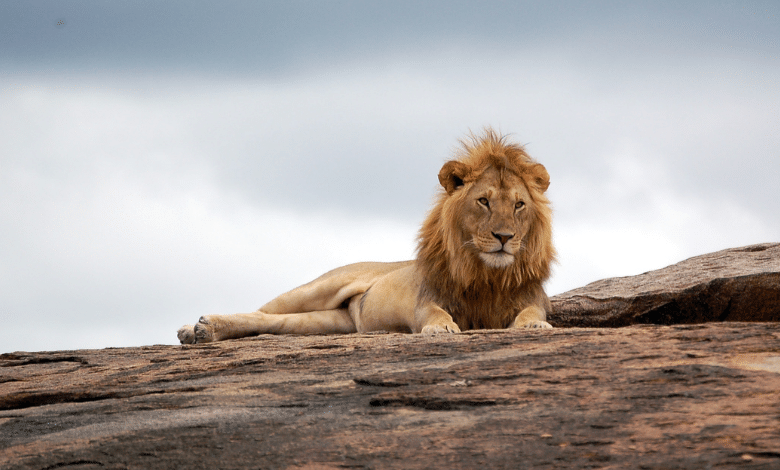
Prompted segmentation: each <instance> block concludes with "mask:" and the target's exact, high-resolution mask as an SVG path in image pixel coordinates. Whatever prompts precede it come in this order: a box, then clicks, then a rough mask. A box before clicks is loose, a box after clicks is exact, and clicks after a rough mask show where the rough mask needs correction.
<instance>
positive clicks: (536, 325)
mask: <svg viewBox="0 0 780 470" xmlns="http://www.w3.org/2000/svg"><path fill="white" fill-rule="evenodd" d="M514 327H515V328H533V329H547V328H552V327H553V326H552V325H550V324H549V323H547V322H546V321H542V320H533V321H529V322H526V323H523V324H521V325H518V324H515V325H514Z"/></svg>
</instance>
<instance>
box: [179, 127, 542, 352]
mask: <svg viewBox="0 0 780 470" xmlns="http://www.w3.org/2000/svg"><path fill="white" fill-rule="evenodd" d="M439 182H440V183H441V189H440V192H439V194H438V197H437V200H436V202H435V204H434V206H433V209H431V211H430V212H429V213H428V215H427V217H426V219H425V221H424V222H423V224H422V227H421V229H420V232H419V237H418V246H417V256H416V259H415V260H411V261H400V262H390V263H385V262H363V263H355V264H350V265H347V266H343V267H340V268H337V269H334V270H333V271H330V272H328V273H326V274H324V275H322V276H320V277H319V278H317V279H315V280H314V281H311V282H309V283H308V284H304V285H302V286H300V287H297V288H295V289H293V290H291V291H289V292H287V293H284V294H282V295H280V296H279V297H276V298H275V299H273V300H271V301H270V302H268V303H267V304H265V305H264V306H262V307H260V309H259V310H257V311H255V312H252V313H238V314H233V315H207V316H203V317H201V318H200V320H199V321H198V323H197V324H195V325H185V326H183V327H182V328H181V329H179V331H178V337H179V340H180V341H181V343H182V344H192V343H206V342H211V341H220V340H227V339H233V338H241V337H246V336H255V335H259V334H269V333H270V334H298V335H310V334H345V333H356V332H358V333H366V332H371V331H389V332H406V333H423V334H428V335H433V334H447V333H459V332H461V331H464V330H469V329H500V328H552V326H551V325H550V324H549V323H547V321H546V318H547V313H548V312H550V311H551V305H550V300H549V299H548V297H547V294H546V293H545V291H544V289H543V284H544V282H545V281H546V280H547V278H548V277H549V276H550V270H551V264H552V263H553V262H554V261H555V258H556V252H555V248H554V247H553V243H552V227H551V222H552V211H551V208H550V202H549V200H548V199H547V197H546V196H545V192H546V191H547V188H548V187H549V185H550V176H549V174H548V173H547V170H546V169H545V167H544V166H543V165H541V164H540V163H537V162H536V161H534V160H533V159H532V158H531V157H530V156H529V155H528V154H527V153H526V152H525V149H524V148H523V147H522V146H521V145H518V144H513V143H510V142H508V141H507V137H506V136H499V135H498V134H496V132H494V131H493V130H492V129H490V128H488V129H486V130H485V133H484V135H482V136H481V137H478V136H475V135H473V134H471V136H470V139H468V140H462V141H461V148H460V149H459V150H458V152H457V153H456V155H455V158H454V159H453V160H451V161H448V162H446V163H445V164H444V166H443V167H442V168H441V171H440V172H439Z"/></svg>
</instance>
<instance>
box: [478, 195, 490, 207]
mask: <svg viewBox="0 0 780 470" xmlns="http://www.w3.org/2000/svg"><path fill="white" fill-rule="evenodd" d="M477 202H479V203H480V204H482V205H483V206H485V207H490V201H488V200H487V198H486V197H481V198H479V199H477Z"/></svg>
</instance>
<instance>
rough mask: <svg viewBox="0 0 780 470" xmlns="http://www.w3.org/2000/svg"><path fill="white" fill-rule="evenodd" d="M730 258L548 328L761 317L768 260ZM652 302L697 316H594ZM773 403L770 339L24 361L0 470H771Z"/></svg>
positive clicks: (779, 334) (19, 361) (1, 379)
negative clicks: (711, 311) (713, 311)
mask: <svg viewBox="0 0 780 470" xmlns="http://www.w3.org/2000/svg"><path fill="white" fill-rule="evenodd" d="M741 250H742V251H740V250H726V251H724V252H719V253H715V254H713V255H707V256H705V257H699V258H693V259H691V260H688V261H685V262H683V263H680V264H679V265H675V266H673V267H670V268H666V269H665V270H660V271H656V272H654V273H648V274H645V275H642V276H636V277H633V278H623V279H616V280H611V281H609V282H608V281H602V283H603V284H602V283H594V284H591V285H590V286H587V287H586V288H583V289H578V290H577V291H572V293H574V294H572V293H567V294H564V295H562V296H559V297H558V298H556V299H555V305H556V307H559V306H563V307H564V308H569V309H570V310H564V309H562V310H560V312H558V313H556V315H558V316H557V317H556V320H555V321H556V322H557V323H558V324H562V323H564V322H567V321H569V322H571V321H575V320H574V319H576V318H581V319H583V322H585V321H586V320H587V321H593V322H597V321H602V324H606V323H607V321H610V320H609V319H610V318H621V319H622V320H621V321H626V322H633V321H648V319H653V318H660V319H662V320H664V321H667V322H671V321H677V320H679V321H682V322H686V323H690V322H691V321H704V320H706V319H707V318H716V319H721V318H722V319H728V318H730V317H729V315H734V314H736V313H734V312H744V308H745V307H743V305H749V306H752V308H753V309H755V311H757V312H762V313H761V315H769V317H760V318H775V317H772V316H771V315H777V313H776V310H773V309H776V308H777V303H774V304H771V305H765V304H763V303H761V302H759V301H758V296H759V295H761V296H763V297H761V298H763V299H769V301H772V299H776V298H777V297H776V296H777V282H776V280H777V277H776V276H777V271H778V269H777V261H776V260H777V256H776V254H777V250H778V246H777V245H757V246H756V247H750V248H749V249H741ZM770 255H771V256H770ZM772 258H774V260H775V261H772ZM707 260H709V261H707ZM751 260H752V261H751ZM761 263H765V264H764V265H763V266H765V269H764V271H761V270H760V269H759V268H758V266H762V264H761ZM694 266H699V272H696V270H695V269H693V267H694ZM704 266H711V267H713V268H714V269H713V270H712V271H710V272H707V273H704V272H703V271H704V269H703V267H704ZM750 266H752V268H750ZM675 273H680V274H675ZM682 273H685V274H682ZM729 273H731V274H729ZM762 273H769V276H765V275H763V274H762ZM772 273H774V276H775V277H774V278H773V277H772V275H773V274H772ZM678 275H680V276H683V277H684V279H678V278H677V277H676V276H678ZM729 276H731V277H729ZM745 278H748V279H750V280H752V281H751V282H745ZM649 279H654V280H656V281H654V282H657V284H647V282H649V281H648V280H649ZM772 279H774V280H775V283H774V284H772ZM660 280H663V286H665V287H663V288H660V289H661V290H659V288H658V286H660V285H661V281H660ZM730 283H739V285H741V286H742V288H743V289H745V290H746V291H747V292H750V293H752V297H751V298H745V296H744V294H740V291H739V289H736V288H735V287H733V286H731V284H730ZM594 286H596V287H595V288H594ZM717 286H720V287H721V288H720V289H716V288H715V287H717ZM724 286H725V287H724ZM756 286H758V287H756ZM691 291H693V292H698V294H697V295H699V297H698V298H699V301H700V302H702V303H703V305H709V306H712V308H718V309H719V310H718V312H719V313H718V314H717V315H716V316H715V317H711V316H708V315H707V314H706V312H705V311H704V309H703V308H701V307H699V308H698V309H693V308H694V306H695V305H696V304H695V302H694V301H693V300H688V301H683V300H680V299H683V298H690V297H685V295H688V292H691ZM578 292H579V293H578ZM663 292H666V295H667V297H666V299H672V300H668V301H667V304H669V303H671V302H676V305H678V306H679V308H681V309H683V308H692V309H693V310H690V311H689V313H688V314H683V313H679V312H678V313H675V312H671V313H669V314H668V315H667V316H661V317H654V316H652V315H650V316H648V314H647V313H644V314H642V313H634V314H628V313H621V314H620V315H613V316H612V317H610V316H609V312H605V310H604V305H605V303H606V302H614V303H613V304H610V305H614V308H623V309H624V310H621V312H626V311H629V310H628V308H629V307H633V306H634V305H640V304H641V305H644V304H645V303H649V302H651V301H656V300H655V299H658V298H662V296H663ZM706 293H709V295H710V296H715V297H716V298H715V299H714V300H713V299H712V298H711V297H707V294H706ZM772 295H774V296H775V297H772ZM646 298H649V299H650V300H631V299H646ZM723 299H726V300H723ZM724 304H725V305H726V306H725V307H723V305H724ZM572 305H573V307H572ZM624 305H628V307H623V306H624ZM588 306H593V309H594V310H593V312H595V313H592V314H591V313H589V311H588V310H586V308H588ZM737 307H739V308H737ZM657 310H658V308H650V309H649V310H647V311H649V312H654V311H657ZM567 312H569V313H567ZM690 312H694V313H696V312H704V313H701V316H695V317H692V316H691V313H690ZM723 312H727V313H726V314H725V316H723V315H724V313H723ZM765 312H769V313H765ZM772 312H774V313H772ZM740 314H743V313H740ZM696 315H699V313H696ZM171 334H172V335H173V332H172V333H171ZM778 389H780V323H758V322H752V323H735V322H730V321H726V322H717V323H704V324H699V325H633V326H629V327H625V328H559V329H553V330H517V331H508V330H492V331H475V332H466V333H463V334H459V335H439V336H434V337H426V336H422V335H403V334H368V335H360V334H353V335H343V336H309V337H300V336H271V335H263V336H258V337H254V338H245V339H241V340H235V341H225V342H221V343H212V344H204V345H188V346H149V347H141V348H118V349H102V350H81V351H56V352H38V353H23V352H19V353H13V354H3V355H0V468H2V469H4V470H5V469H12V470H15V469H80V470H86V469H157V468H160V469H162V468H209V469H211V468H220V469H233V468H308V469H315V468H316V469H328V468H404V469H417V468H420V469H429V468H480V467H482V468H518V466H521V467H525V468H549V467H561V468H583V467H589V468H603V467H612V468H658V469H661V468H694V469H695V468H713V467H735V466H739V467H740V468H755V469H759V468H778V467H780V433H778V431H777V429H778V427H777V423H778V422H780V394H778V393H777V390H778Z"/></svg>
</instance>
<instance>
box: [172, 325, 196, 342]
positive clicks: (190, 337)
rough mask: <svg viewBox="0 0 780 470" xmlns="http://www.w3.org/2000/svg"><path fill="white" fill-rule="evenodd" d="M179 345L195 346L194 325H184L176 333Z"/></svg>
mask: <svg viewBox="0 0 780 470" xmlns="http://www.w3.org/2000/svg"><path fill="white" fill-rule="evenodd" d="M176 335H177V336H178V337H179V342H180V343H181V344H195V325H184V326H182V327H181V328H179V331H177V332H176Z"/></svg>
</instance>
